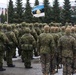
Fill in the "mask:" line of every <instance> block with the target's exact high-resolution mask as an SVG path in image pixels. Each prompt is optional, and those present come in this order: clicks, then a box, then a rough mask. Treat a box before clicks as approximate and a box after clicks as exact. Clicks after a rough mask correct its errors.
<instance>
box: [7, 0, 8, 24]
mask: <svg viewBox="0 0 76 75" xmlns="http://www.w3.org/2000/svg"><path fill="white" fill-rule="evenodd" d="M7 24H8V0H7Z"/></svg>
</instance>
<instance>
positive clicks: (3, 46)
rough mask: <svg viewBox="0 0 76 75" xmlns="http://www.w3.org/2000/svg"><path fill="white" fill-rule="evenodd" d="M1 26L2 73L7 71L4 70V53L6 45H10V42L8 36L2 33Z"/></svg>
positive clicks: (0, 64)
mask: <svg viewBox="0 0 76 75" xmlns="http://www.w3.org/2000/svg"><path fill="white" fill-rule="evenodd" d="M1 28H2V27H1V26H0V71H5V69H4V68H3V57H4V52H5V50H4V49H5V44H8V43H9V40H8V38H7V36H6V35H5V34H4V33H3V32H2V31H1Z"/></svg>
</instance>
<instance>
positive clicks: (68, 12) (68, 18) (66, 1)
mask: <svg viewBox="0 0 76 75" xmlns="http://www.w3.org/2000/svg"><path fill="white" fill-rule="evenodd" d="M63 8H64V11H63V13H64V14H63V15H64V22H71V5H70V1H69V0H64V6H63Z"/></svg>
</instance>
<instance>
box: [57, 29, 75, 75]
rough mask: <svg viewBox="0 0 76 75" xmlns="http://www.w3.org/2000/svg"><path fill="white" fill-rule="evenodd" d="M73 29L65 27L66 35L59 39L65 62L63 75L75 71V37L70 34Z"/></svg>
mask: <svg viewBox="0 0 76 75" xmlns="http://www.w3.org/2000/svg"><path fill="white" fill-rule="evenodd" d="M70 33H71V29H70V28H66V29H65V35H64V36H62V37H61V38H60V39H59V44H58V46H59V50H60V56H61V57H62V63H63V75H71V74H72V72H73V69H72V66H73V56H74V53H75V52H76V50H75V45H76V44H75V38H74V37H72V36H71V35H70Z"/></svg>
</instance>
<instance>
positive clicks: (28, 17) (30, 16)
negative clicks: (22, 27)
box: [24, 0, 33, 23]
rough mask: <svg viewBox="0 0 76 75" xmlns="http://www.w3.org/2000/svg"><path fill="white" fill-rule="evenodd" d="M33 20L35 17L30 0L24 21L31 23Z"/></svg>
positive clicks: (27, 3)
mask: <svg viewBox="0 0 76 75" xmlns="http://www.w3.org/2000/svg"><path fill="white" fill-rule="evenodd" d="M32 19H33V15H32V13H31V6H30V3H29V0H27V2H26V6H25V12H24V21H25V22H28V23H31V22H32Z"/></svg>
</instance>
